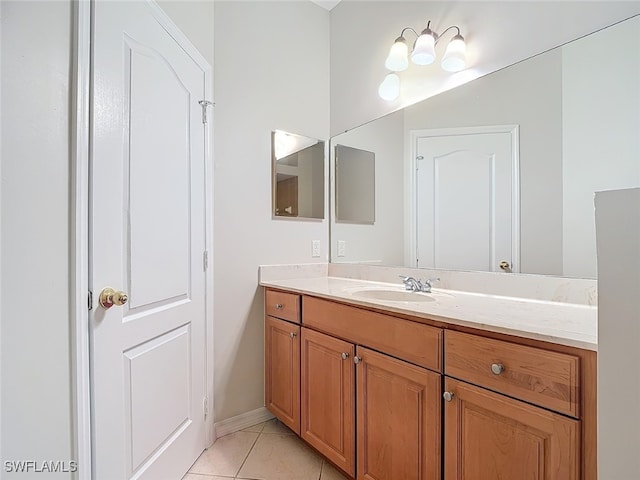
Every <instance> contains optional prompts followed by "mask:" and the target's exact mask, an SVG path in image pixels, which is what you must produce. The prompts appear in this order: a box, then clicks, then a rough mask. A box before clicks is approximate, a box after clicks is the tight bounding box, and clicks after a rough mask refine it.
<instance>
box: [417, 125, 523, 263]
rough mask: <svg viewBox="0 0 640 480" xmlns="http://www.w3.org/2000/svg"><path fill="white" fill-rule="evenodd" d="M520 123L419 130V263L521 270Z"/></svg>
mask: <svg viewBox="0 0 640 480" xmlns="http://www.w3.org/2000/svg"><path fill="white" fill-rule="evenodd" d="M518 132H519V130H518V126H514V125H507V126H487V127H472V128H449V129H429V130H414V131H412V132H411V134H410V136H411V145H412V147H411V148H412V150H413V152H412V158H414V159H415V163H414V165H413V166H412V168H410V171H409V175H412V174H413V173H414V172H415V178H414V179H413V181H411V182H410V184H411V185H412V186H413V188H412V190H411V191H410V193H409V196H410V201H411V202H413V211H414V214H413V215H412V216H411V219H412V222H411V225H410V229H411V232H410V233H409V235H408V236H409V238H412V239H415V243H414V245H413V248H412V249H411V252H412V253H413V254H414V259H415V260H414V262H415V263H414V266H416V267H420V268H441V269H448V270H464V269H472V270H482V271H494V272H495V271H505V269H504V268H503V267H501V265H505V262H506V264H508V265H509V268H508V271H510V272H518V271H519V264H520V262H519V221H518V220H519V219H518V215H517V212H518V211H519V205H518V203H519V197H518Z"/></svg>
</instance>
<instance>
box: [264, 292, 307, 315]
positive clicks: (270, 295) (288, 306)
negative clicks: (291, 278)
mask: <svg viewBox="0 0 640 480" xmlns="http://www.w3.org/2000/svg"><path fill="white" fill-rule="evenodd" d="M265 310H266V314H267V315H269V316H271V317H276V318H281V319H283V320H289V321H290V322H295V323H300V295H298V294H296V293H286V292H279V291H277V290H267V291H266V294H265Z"/></svg>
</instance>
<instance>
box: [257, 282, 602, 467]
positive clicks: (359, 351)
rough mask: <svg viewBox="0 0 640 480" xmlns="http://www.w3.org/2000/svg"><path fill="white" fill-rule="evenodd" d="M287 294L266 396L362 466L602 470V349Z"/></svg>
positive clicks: (316, 439)
mask: <svg viewBox="0 0 640 480" xmlns="http://www.w3.org/2000/svg"><path fill="white" fill-rule="evenodd" d="M276 293H277V294H276V295H275V296H274V293H273V292H272V293H271V294H269V290H267V298H268V299H269V300H271V301H272V306H271V309H269V307H267V313H268V314H267V316H266V339H267V340H266V342H267V343H266V379H267V388H266V390H267V394H266V395H267V407H268V408H269V410H270V411H271V412H272V413H273V414H274V415H276V416H277V417H278V418H279V419H280V420H282V421H283V423H285V424H286V425H288V426H289V427H290V428H291V429H292V430H294V431H295V432H297V433H298V434H299V435H300V436H301V437H302V438H303V439H304V440H305V441H306V442H308V443H309V444H310V445H312V446H313V447H314V448H315V449H316V450H318V451H319V452H320V453H322V454H323V455H324V456H325V457H326V458H327V459H329V460H330V461H331V462H332V463H333V464H335V465H336V466H337V467H339V468H340V469H342V470H343V471H344V472H345V473H346V474H348V475H350V476H351V477H354V478H356V479H357V480H521V479H522V480H524V479H527V480H597V466H596V461H595V458H596V407H595V398H596V362H595V359H596V354H595V352H591V351H586V350H580V349H576V348H572V347H567V346H562V345H552V344H547V343H544V342H540V341H535V340H527V339H513V337H509V336H506V335H501V334H493V333H488V332H486V333H485V332H477V331H475V330H470V329H459V328H457V327H454V326H451V327H447V326H446V324H445V325H444V328H443V324H442V323H437V324H432V325H429V324H427V323H424V322H421V321H415V320H412V319H411V318H410V317H402V318H401V317H398V316H395V315H388V314H386V313H383V312H382V311H380V310H378V311H373V310H368V309H365V308H360V307H356V306H351V305H348V304H344V303H340V302H334V301H329V300H325V299H320V298H315V297H311V296H306V295H305V296H302V297H301V298H300V297H299V296H295V297H296V298H293V299H292V298H290V297H281V296H279V295H282V294H284V293H285V292H276ZM284 300H286V301H287V302H286V304H287V305H288V307H287V308H285V307H284V305H285V302H284ZM277 305H282V307H281V308H276V306H277ZM296 305H299V306H300V308H298V309H297V308H296ZM269 312H271V313H272V314H273V315H280V316H281V317H285V318H286V319H283V318H279V319H278V318H274V317H273V316H271V315H269ZM296 318H300V321H301V325H298V324H294V323H292V319H296ZM457 330H464V331H457ZM443 374H444V377H443ZM443 393H444V399H443Z"/></svg>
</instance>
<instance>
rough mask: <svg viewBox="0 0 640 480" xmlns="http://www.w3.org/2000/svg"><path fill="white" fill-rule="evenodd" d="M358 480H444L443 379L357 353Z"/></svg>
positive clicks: (372, 354)
mask: <svg viewBox="0 0 640 480" xmlns="http://www.w3.org/2000/svg"><path fill="white" fill-rule="evenodd" d="M356 355H358V357H360V358H361V361H360V363H359V364H358V366H357V368H356V378H357V419H358V422H357V431H358V435H357V438H358V455H357V458H358V468H357V471H358V477H357V478H358V480H440V471H441V470H440V452H441V449H440V443H441V438H440V432H441V430H440V426H441V420H440V405H441V389H442V387H441V382H440V375H439V374H437V373H434V372H430V371H429V370H426V369H424V368H420V367H417V366H415V365H411V364H409V363H406V362H403V361H401V360H397V359H395V358H392V357H389V356H387V355H383V354H381V353H377V352H374V351H372V350H369V349H366V348H363V347H357V353H356Z"/></svg>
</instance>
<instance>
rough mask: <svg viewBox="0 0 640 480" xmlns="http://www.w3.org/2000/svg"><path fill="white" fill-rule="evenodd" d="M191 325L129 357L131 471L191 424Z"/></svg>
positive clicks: (127, 390)
mask: <svg viewBox="0 0 640 480" xmlns="http://www.w3.org/2000/svg"><path fill="white" fill-rule="evenodd" d="M190 336H191V335H190V328H189V326H188V325H185V326H182V327H180V328H178V329H176V330H174V331H173V332H169V333H167V334H164V335H161V336H160V337H158V338H155V339H153V340H151V341H149V342H145V343H143V344H142V345H138V346H136V347H134V348H131V349H130V350H127V351H126V352H124V357H125V359H126V364H125V387H124V391H125V404H126V409H125V412H126V413H125V420H126V422H127V423H128V424H130V425H131V433H132V435H131V439H132V445H131V449H130V450H129V451H130V452H131V468H132V470H137V469H138V468H139V467H140V466H141V465H142V463H143V462H144V461H145V460H147V459H148V458H149V456H150V455H151V454H152V453H153V452H154V451H155V450H156V448H157V447H158V446H159V445H160V446H162V445H165V444H167V443H168V442H170V441H171V437H172V436H173V435H174V434H176V433H179V432H181V431H182V430H184V428H186V427H188V426H189V423H190V422H191V420H190V419H191V417H192V412H191V405H190V402H189V391H190V390H191V388H190V385H189V383H190V378H189V377H190V375H189V363H190V362H189V358H190V356H191V352H190V350H191V348H190V344H191V338H190Z"/></svg>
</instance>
